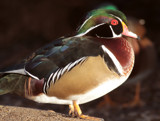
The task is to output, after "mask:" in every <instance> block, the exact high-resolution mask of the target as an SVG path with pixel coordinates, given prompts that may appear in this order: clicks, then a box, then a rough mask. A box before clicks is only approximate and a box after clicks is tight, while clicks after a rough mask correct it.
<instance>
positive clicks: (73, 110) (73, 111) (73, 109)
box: [69, 101, 102, 121]
mask: <svg viewBox="0 0 160 121" xmlns="http://www.w3.org/2000/svg"><path fill="white" fill-rule="evenodd" d="M69 108H70V110H69V114H70V115H72V117H79V118H82V119H89V120H93V121H102V119H99V118H95V117H90V116H87V115H83V114H82V111H81V109H80V107H79V105H78V104H77V102H76V101H73V105H69Z"/></svg>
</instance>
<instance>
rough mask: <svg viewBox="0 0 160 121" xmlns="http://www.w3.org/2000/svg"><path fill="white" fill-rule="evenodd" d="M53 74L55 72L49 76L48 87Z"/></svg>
mask: <svg viewBox="0 0 160 121" xmlns="http://www.w3.org/2000/svg"><path fill="white" fill-rule="evenodd" d="M52 76H53V73H52V74H51V75H50V76H49V78H48V80H47V88H48V87H49V83H50V79H51V77H52Z"/></svg>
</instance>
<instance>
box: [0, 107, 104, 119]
mask: <svg viewBox="0 0 160 121" xmlns="http://www.w3.org/2000/svg"><path fill="white" fill-rule="evenodd" d="M100 120H102V121H103V119H100ZM0 121H90V120H84V119H78V118H71V117H68V116H67V115H65V114H60V113H56V112H54V111H51V110H39V109H32V108H25V107H16V106H3V105H0Z"/></svg>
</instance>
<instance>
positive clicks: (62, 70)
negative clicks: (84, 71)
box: [43, 57, 87, 94]
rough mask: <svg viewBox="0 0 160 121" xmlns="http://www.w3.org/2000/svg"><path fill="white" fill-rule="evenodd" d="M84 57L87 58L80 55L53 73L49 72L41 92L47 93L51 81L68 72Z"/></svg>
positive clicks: (54, 81) (83, 59)
mask: <svg viewBox="0 0 160 121" xmlns="http://www.w3.org/2000/svg"><path fill="white" fill-rule="evenodd" d="M86 59H87V57H82V58H80V59H78V60H76V61H74V62H71V63H69V64H67V65H66V66H65V67H64V68H59V69H58V70H57V71H55V72H54V73H51V75H50V76H49V78H48V80H47V81H46V82H45V83H44V86H43V92H44V93H45V94H47V89H48V88H49V87H50V83H51V81H52V82H53V84H54V83H56V81H57V80H59V79H60V77H61V76H63V75H64V74H65V73H66V72H69V71H70V70H71V69H72V68H74V67H75V66H76V65H78V64H80V63H81V64H82V63H83V62H84V61H85V60H86Z"/></svg>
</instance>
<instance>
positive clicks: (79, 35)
mask: <svg viewBox="0 0 160 121" xmlns="http://www.w3.org/2000/svg"><path fill="white" fill-rule="evenodd" d="M103 24H106V23H101V24H98V25H96V26H93V27H91V28H89V29H88V30H87V31H85V32H84V33H81V34H78V35H76V36H75V37H81V36H83V35H85V34H87V33H88V32H90V31H91V30H93V29H94V28H96V27H98V26H101V25H103Z"/></svg>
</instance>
